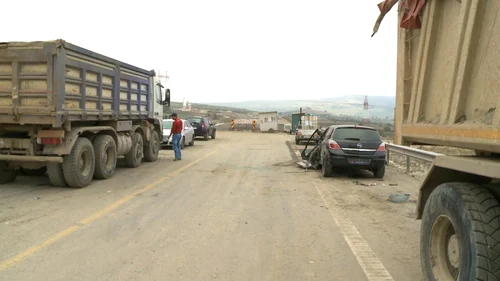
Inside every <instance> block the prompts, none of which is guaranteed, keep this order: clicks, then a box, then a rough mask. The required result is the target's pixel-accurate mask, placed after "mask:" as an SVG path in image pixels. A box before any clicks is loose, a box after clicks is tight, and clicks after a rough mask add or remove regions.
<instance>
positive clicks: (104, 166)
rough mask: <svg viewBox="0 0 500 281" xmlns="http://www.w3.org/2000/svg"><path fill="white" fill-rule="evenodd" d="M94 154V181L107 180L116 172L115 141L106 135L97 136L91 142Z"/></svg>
mask: <svg viewBox="0 0 500 281" xmlns="http://www.w3.org/2000/svg"><path fill="white" fill-rule="evenodd" d="M92 145H93V146H94V153H95V170H94V177H95V178H96V179H109V178H111V177H112V176H113V175H114V173H115V171H116V162H117V157H118V152H117V151H116V142H115V140H114V139H113V138H112V137H111V136H108V135H98V136H96V137H95V138H94V141H93V142H92Z"/></svg>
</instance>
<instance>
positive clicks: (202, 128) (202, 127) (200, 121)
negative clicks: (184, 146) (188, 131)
mask: <svg viewBox="0 0 500 281" xmlns="http://www.w3.org/2000/svg"><path fill="white" fill-rule="evenodd" d="M187 121H188V122H189V123H190V124H191V125H192V126H193V127H194V136H195V137H203V138H204V139H205V140H208V136H210V137H211V138H212V139H215V134H216V133H217V128H216V127H215V124H212V122H210V120H209V119H208V118H207V117H200V116H190V117H188V118H187Z"/></svg>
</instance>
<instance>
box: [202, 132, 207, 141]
mask: <svg viewBox="0 0 500 281" xmlns="http://www.w3.org/2000/svg"><path fill="white" fill-rule="evenodd" d="M203 139H205V140H208V130H207V131H206V132H205V136H203Z"/></svg>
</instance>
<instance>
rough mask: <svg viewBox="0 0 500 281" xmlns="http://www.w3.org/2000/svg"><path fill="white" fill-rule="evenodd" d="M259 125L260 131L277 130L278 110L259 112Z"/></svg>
mask: <svg viewBox="0 0 500 281" xmlns="http://www.w3.org/2000/svg"><path fill="white" fill-rule="evenodd" d="M259 125H260V126H259V127H260V131H261V132H269V131H277V130H278V111H270V112H260V113H259Z"/></svg>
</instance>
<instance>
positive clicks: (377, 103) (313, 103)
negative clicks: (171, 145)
mask: <svg viewBox="0 0 500 281" xmlns="http://www.w3.org/2000/svg"><path fill="white" fill-rule="evenodd" d="M364 99H365V96H364V95H349V96H342V97H335V98H327V99H319V100H285V101H283V100H271V101H268V100H254V101H245V102H227V103H209V104H208V105H213V106H223V107H232V108H242V109H247V110H251V111H274V110H276V111H279V112H282V113H285V114H287V113H295V112H298V111H299V108H300V107H302V109H303V110H304V111H306V112H307V113H311V114H317V115H319V114H332V115H349V116H361V115H363V102H364ZM368 103H369V106H370V116H372V117H379V118H386V117H387V118H389V119H392V118H393V117H394V107H395V105H396V98H395V97H393V96H368Z"/></svg>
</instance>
